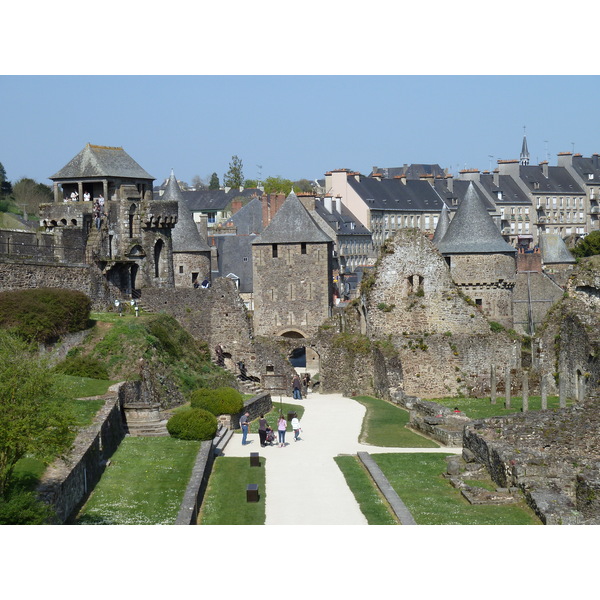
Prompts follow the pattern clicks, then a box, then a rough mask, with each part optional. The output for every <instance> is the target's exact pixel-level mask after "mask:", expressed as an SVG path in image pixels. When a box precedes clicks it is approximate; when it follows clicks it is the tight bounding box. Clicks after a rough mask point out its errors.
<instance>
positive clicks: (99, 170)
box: [50, 144, 154, 180]
mask: <svg viewBox="0 0 600 600" xmlns="http://www.w3.org/2000/svg"><path fill="white" fill-rule="evenodd" d="M86 177H123V178H128V179H150V180H154V177H152V175H149V174H148V173H147V172H146V171H144V169H142V167H140V165H138V163H136V162H135V160H133V158H131V156H129V154H127V152H125V150H123V148H114V147H110V146H94V145H92V144H86V146H85V148H84V149H83V150H82V151H81V152H80V153H79V154H78V155H77V156H75V157H74V158H72V159H71V160H70V161H69V162H68V163H67V164H66V165H65V166H64V167H63V168H62V169H61V170H60V171H58V173H55V174H54V175H52V177H50V179H52V180H54V179H73V178H74V179H82V178H86Z"/></svg>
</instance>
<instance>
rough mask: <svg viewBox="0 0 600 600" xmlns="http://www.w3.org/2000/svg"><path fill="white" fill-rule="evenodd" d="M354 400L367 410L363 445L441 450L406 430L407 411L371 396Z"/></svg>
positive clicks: (361, 438)
mask: <svg viewBox="0 0 600 600" xmlns="http://www.w3.org/2000/svg"><path fill="white" fill-rule="evenodd" d="M353 400H356V401H357V402H360V403H361V404H362V405H363V406H364V407H365V408H366V409H367V414H366V415H365V418H364V419H363V424H362V431H361V433H360V441H361V443H363V444H372V445H373V446H383V447H386V448H387V447H391V448H394V447H395V448H439V444H436V443H435V442H434V441H433V440H430V439H428V438H425V437H423V436H421V435H418V434H416V433H414V432H413V431H410V429H407V428H406V425H407V423H408V418H409V414H408V411H407V410H404V409H403V408H400V407H399V406H396V405H395V404H392V403H391V402H387V401H385V400H380V399H379V398H373V397H371V396H356V397H354V398H353Z"/></svg>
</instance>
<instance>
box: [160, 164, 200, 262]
mask: <svg viewBox="0 0 600 600" xmlns="http://www.w3.org/2000/svg"><path fill="white" fill-rule="evenodd" d="M160 201H163V202H166V201H176V202H178V203H179V213H178V217H177V224H176V225H175V227H174V228H173V232H172V233H171V238H172V240H173V252H210V248H209V246H208V244H207V243H206V242H205V241H204V240H203V239H202V237H201V235H200V232H199V231H198V227H197V225H196V223H195V222H194V218H193V216H192V212H191V211H190V209H189V208H188V206H187V204H186V202H185V199H184V197H183V192H182V191H181V189H180V187H179V184H178V183H177V178H176V177H175V175H174V173H173V171H171V176H170V177H169V181H168V182H167V186H166V188H165V193H164V194H163V195H162V196H161V198H160Z"/></svg>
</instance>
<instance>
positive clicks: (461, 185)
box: [433, 179, 531, 212]
mask: <svg viewBox="0 0 600 600" xmlns="http://www.w3.org/2000/svg"><path fill="white" fill-rule="evenodd" d="M470 184H471V181H469V180H468V179H455V180H454V181H453V182H452V191H450V189H449V188H448V182H447V181H446V179H436V180H435V181H434V184H433V185H434V187H435V189H436V191H437V193H438V194H439V195H440V196H441V197H442V198H443V199H444V201H445V202H446V204H447V205H448V208H449V209H450V210H451V211H455V210H456V209H457V208H458V207H459V206H460V204H461V203H462V201H463V200H464V197H465V195H466V193H467V190H468V189H469V186H470ZM474 185H475V184H474ZM475 188H476V189H477V186H476V185H475ZM479 197H480V200H481V201H482V202H483V204H484V206H485V208H486V210H487V211H488V212H494V211H495V210H496V207H495V206H494V204H493V203H492V202H491V201H490V199H489V198H488V197H487V195H482V194H479ZM453 200H456V203H455V202H453ZM529 204H530V205H531V201H530V202H529Z"/></svg>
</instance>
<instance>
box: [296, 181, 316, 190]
mask: <svg viewBox="0 0 600 600" xmlns="http://www.w3.org/2000/svg"><path fill="white" fill-rule="evenodd" d="M294 189H295V190H297V191H299V192H312V191H313V186H312V183H311V182H310V181H309V180H308V179H299V180H298V181H294Z"/></svg>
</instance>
